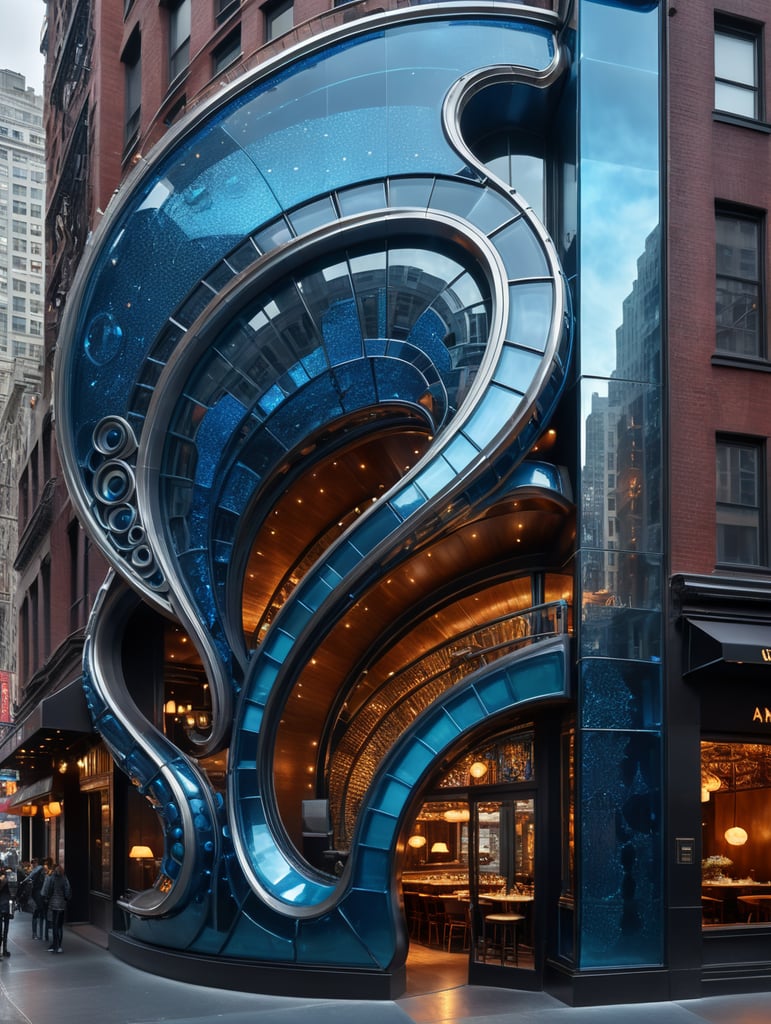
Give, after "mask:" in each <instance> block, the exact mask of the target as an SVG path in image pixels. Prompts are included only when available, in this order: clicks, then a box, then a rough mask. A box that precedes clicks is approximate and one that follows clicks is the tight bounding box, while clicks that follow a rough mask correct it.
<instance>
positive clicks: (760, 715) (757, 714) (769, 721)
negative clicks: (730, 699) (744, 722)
mask: <svg viewBox="0 0 771 1024" xmlns="http://www.w3.org/2000/svg"><path fill="white" fill-rule="evenodd" d="M752 721H753V722H763V723H765V724H766V725H771V708H766V707H763V708H761V707H756V708H755V711H754V713H753V715H752Z"/></svg>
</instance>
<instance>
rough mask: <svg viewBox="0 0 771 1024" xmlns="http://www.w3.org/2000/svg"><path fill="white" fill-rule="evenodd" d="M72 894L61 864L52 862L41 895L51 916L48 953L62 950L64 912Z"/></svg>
mask: <svg viewBox="0 0 771 1024" xmlns="http://www.w3.org/2000/svg"><path fill="white" fill-rule="evenodd" d="M71 895H72V889H71V888H70V881H69V879H68V878H67V876H66V875H65V873H64V868H63V867H62V866H61V864H54V868H53V871H52V872H51V874H50V875H49V876H48V878H46V880H45V882H44V883H43V896H44V898H45V899H46V900H47V901H48V913H49V914H50V917H51V945H50V946H49V947H48V952H49V953H61V952H62V940H63V938H64V912H65V910H66V909H67V903H68V901H69V899H70V896H71Z"/></svg>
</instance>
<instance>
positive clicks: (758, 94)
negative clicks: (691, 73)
mask: <svg viewBox="0 0 771 1024" xmlns="http://www.w3.org/2000/svg"><path fill="white" fill-rule="evenodd" d="M719 32H720V33H722V34H724V35H733V36H737V37H738V36H743V37H744V38H745V39H750V40H751V41H752V42H753V43H754V46H755V98H756V108H757V109H756V116H755V117H753V118H745V117H743V116H742V115H741V114H734V113H732V112H731V111H726V110H717V109H716V110H715V113H716V114H718V115H722V117H730V118H736V121H737V122H738V123H739V124H743V125H746V126H749V125H752V124H761V125H762V124H764V122H765V113H766V107H765V84H764V80H763V25H762V23H760V22H757V21H752V20H750V19H749V18H739V17H737V16H736V15H735V14H731V13H730V12H727V11H726V12H723V11H715V24H714V34H715V35H717V34H718V33H719ZM713 71H714V81H715V82H725V83H726V84H729V85H730V84H734V85H735V84H737V83H736V82H735V81H734V80H733V79H725V78H718V75H717V69H713ZM732 123H733V122H732Z"/></svg>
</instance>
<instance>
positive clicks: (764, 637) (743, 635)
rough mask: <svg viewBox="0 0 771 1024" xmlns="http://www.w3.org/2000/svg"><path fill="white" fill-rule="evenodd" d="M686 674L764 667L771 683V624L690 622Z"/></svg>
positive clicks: (714, 621) (709, 620) (692, 620)
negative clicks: (742, 666)
mask: <svg viewBox="0 0 771 1024" xmlns="http://www.w3.org/2000/svg"><path fill="white" fill-rule="evenodd" d="M687 621H688V646H687V665H686V669H685V675H690V674H691V673H694V672H703V671H706V670H707V669H711V668H718V667H719V666H720V665H762V666H765V667H766V668H767V669H768V678H769V682H771V623H755V622H731V621H727V620H725V619H688V620H687Z"/></svg>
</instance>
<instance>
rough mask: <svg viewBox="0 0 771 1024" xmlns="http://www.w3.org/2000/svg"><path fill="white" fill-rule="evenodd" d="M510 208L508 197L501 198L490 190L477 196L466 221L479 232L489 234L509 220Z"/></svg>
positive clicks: (485, 190)
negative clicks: (473, 225)
mask: <svg viewBox="0 0 771 1024" xmlns="http://www.w3.org/2000/svg"><path fill="white" fill-rule="evenodd" d="M511 214H512V206H511V202H510V201H509V199H508V197H506V196H502V195H501V194H500V193H499V192H495V191H494V190H493V189H491V188H487V189H484V191H480V192H478V194H477V200H476V203H475V204H474V206H473V208H472V209H471V210H470V211H469V215H468V219H469V220H470V221H471V223H472V224H476V226H477V227H478V228H479V230H480V231H483V232H484V233H485V234H489V233H490V232H491V231H493V230H494V229H495V228H497V227H499V226H500V225H501V224H503V223H505V222H506V221H508V220H511Z"/></svg>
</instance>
